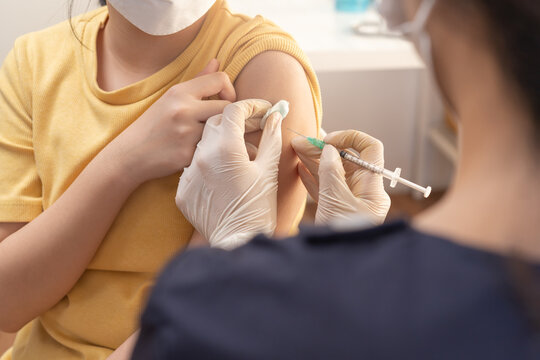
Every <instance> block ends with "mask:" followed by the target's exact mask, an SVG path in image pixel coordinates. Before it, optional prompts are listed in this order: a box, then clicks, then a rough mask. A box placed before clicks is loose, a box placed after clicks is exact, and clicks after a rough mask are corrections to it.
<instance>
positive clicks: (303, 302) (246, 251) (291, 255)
mask: <svg viewBox="0 0 540 360" xmlns="http://www.w3.org/2000/svg"><path fill="white" fill-rule="evenodd" d="M531 270H532V271H533V272H536V275H538V272H539V271H540V265H539V264H535V265H533V266H532V268H531ZM535 279H536V280H538V277H536V278H535ZM514 284H515V279H514V277H513V276H512V275H511V272H510V271H509V268H508V260H507V259H505V258H503V257H501V256H498V255H495V254H492V253H488V252H484V251H480V250H475V249H472V248H468V247H464V246H460V245H458V244H456V243H453V242H451V241H448V240H445V239H443V238H439V237H435V236H430V235H427V234H424V233H421V232H418V231H416V230H415V229H413V228H411V226H410V225H409V224H407V223H406V222H396V223H392V224H387V225H383V226H380V227H376V228H372V229H368V230H363V231H353V232H347V233H335V232H334V233H333V232H330V231H329V230H328V229H312V230H311V231H309V232H301V234H300V235H299V236H297V237H295V238H290V239H287V240H284V241H276V240H270V239H267V238H265V237H263V236H259V237H257V238H255V239H254V240H253V241H251V242H250V243H249V244H248V245H246V246H243V247H241V248H238V249H236V250H234V251H230V252H227V251H223V250H218V249H208V248H204V249H196V250H192V251H187V252H185V253H182V254H180V255H179V256H177V257H176V258H175V259H174V260H173V261H172V262H171V263H170V264H169V265H168V266H167V267H166V269H165V271H164V272H163V274H162V275H161V277H160V278H159V279H158V281H157V284H156V286H155V289H154V290H153V293H152V295H151V297H150V299H149V303H148V305H147V308H146V311H145V312H144V314H143V316H142V326H141V333H140V337H139V341H138V343H137V345H136V348H135V350H134V355H133V359H135V360H139V359H141V360H142V359H144V360H150V359H250V360H252V359H272V360H275V359H415V360H417V359H438V360H440V359H452V360H456V359H475V360H482V359H505V360H507V359H512V360H515V359H540V349H539V340H540V339H539V337H538V333H537V335H536V338H535V332H534V330H533V326H532V322H531V321H529V319H528V316H527V311H526V307H525V306H523V305H522V301H521V298H520V297H519V296H518V292H517V291H516V290H515V287H514V286H513V285H514ZM536 285H539V284H538V282H537V283H536Z"/></svg>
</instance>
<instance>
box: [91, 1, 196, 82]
mask: <svg viewBox="0 0 540 360" xmlns="http://www.w3.org/2000/svg"><path fill="white" fill-rule="evenodd" d="M108 6H109V18H108V20H107V23H106V25H105V28H104V29H103V30H102V31H101V32H100V33H99V35H98V41H97V52H98V82H99V84H100V86H101V87H102V88H104V89H105V90H109V91H110V90H115V89H117V88H120V87H123V86H127V85H129V84H132V83H134V82H137V81H140V80H143V79H144V78H146V77H148V76H150V75H152V74H154V73H156V72H157V71H159V70H160V69H162V68H164V67H165V66H167V65H168V64H170V63H171V62H172V61H173V60H174V59H176V58H177V57H178V56H180V54H182V52H184V50H185V49H186V48H187V47H188V46H189V44H190V43H191V42H192V41H193V40H194V39H195V37H196V36H197V34H198V33H199V31H200V30H201V28H202V25H203V23H204V20H205V19H206V15H205V16H203V17H201V18H200V19H199V20H197V22H195V23H194V24H193V25H191V26H189V27H187V28H186V29H184V30H182V31H179V32H177V33H174V34H171V35H166V36H153V35H148V34H146V33H145V32H143V31H141V30H139V29H138V28H137V27H135V26H134V25H133V24H131V23H130V22H129V21H128V20H126V19H125V18H124V17H123V16H122V15H121V14H120V13H119V12H118V11H116V10H115V9H114V8H113V7H112V6H110V5H108Z"/></svg>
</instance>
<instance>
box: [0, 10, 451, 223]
mask: <svg viewBox="0 0 540 360" xmlns="http://www.w3.org/2000/svg"><path fill="white" fill-rule="evenodd" d="M228 2H229V4H230V7H231V8H232V10H233V11H234V12H239V13H245V14H247V15H251V16H254V15H257V14H263V15H264V16H265V17H266V18H268V19H270V20H272V21H274V22H275V23H277V24H278V25H280V26H281V27H282V28H283V29H285V30H286V31H288V32H289V33H291V34H292V35H293V36H294V37H295V38H296V39H297V41H298V42H299V43H300V46H301V47H302V48H303V49H304V50H305V51H306V53H307V55H308V57H309V58H310V59H311V62H312V64H313V67H314V68H315V71H316V72H317V75H318V77H319V80H320V84H321V90H322V95H323V106H324V119H323V128H324V129H325V130H326V131H327V132H330V131H334V130H341V129H351V128H355V129H358V130H362V131H364V132H367V133H369V134H371V135H373V136H375V137H377V138H379V139H381V140H382V141H383V143H384V144H385V156H386V166H387V168H389V169H392V170H393V169H395V168H396V167H401V168H402V169H403V173H402V174H403V176H404V177H406V178H409V179H411V180H413V181H415V182H417V183H419V184H421V185H424V186H425V185H431V186H432V187H433V188H434V189H435V192H434V196H433V198H435V199H436V198H438V197H440V194H441V193H442V192H443V191H444V190H445V189H446V187H447V185H448V183H449V181H450V179H451V176H452V172H453V168H454V162H455V160H456V156H457V150H456V140H455V130H453V127H452V126H449V125H448V124H449V121H448V119H446V116H445V112H444V109H443V107H442V106H441V103H440V101H439V100H438V97H437V94H436V92H435V91H434V87H433V85H432V83H431V80H430V78H429V75H428V72H427V71H426V69H425V66H424V64H423V63H422V61H421V59H420V58H419V57H418V56H417V54H416V52H415V51H414V46H413V45H412V44H411V43H410V42H408V41H406V40H404V39H402V38H399V37H395V36H382V35H379V34H378V33H379V32H380V30H381V28H380V25H381V23H380V19H379V17H378V15H377V14H376V12H375V11H374V9H373V7H372V6H371V2H372V1H371V0H273V1H263V0H228ZM97 6H98V2H97V0H75V1H74V8H73V15H77V14H79V13H82V12H85V11H88V10H91V9H93V8H96V7H97ZM67 18H68V0H47V1H43V0H25V1H5V0H4V1H2V2H0V24H1V26H2V28H1V31H0V59H1V60H3V59H4V57H5V56H6V55H7V53H8V51H9V50H10V49H11V48H12V46H13V42H14V40H15V39H16V38H17V37H18V36H21V35H23V34H25V33H28V32H31V31H36V30H39V29H43V28H45V27H48V26H50V25H53V24H56V23H58V22H61V21H64V20H66V19H67ZM359 24H360V25H361V26H360V28H361V29H362V32H363V34H361V35H360V34H358V31H355V29H357V28H358V25H359ZM389 190H391V193H392V196H393V199H394V205H395V206H393V208H392V212H393V214H405V215H414V213H415V211H417V210H413V209H422V208H424V207H425V206H426V205H427V204H430V203H431V202H432V201H425V200H421V199H416V200H418V201H416V200H415V198H411V197H410V196H409V195H410V194H409V192H408V190H407V188H404V187H400V186H398V187H397V188H396V189H389ZM409 199H410V201H409ZM399 204H405V205H399ZM403 206H404V207H405V208H403V209H401V208H400V207H403ZM407 207H408V208H407Z"/></svg>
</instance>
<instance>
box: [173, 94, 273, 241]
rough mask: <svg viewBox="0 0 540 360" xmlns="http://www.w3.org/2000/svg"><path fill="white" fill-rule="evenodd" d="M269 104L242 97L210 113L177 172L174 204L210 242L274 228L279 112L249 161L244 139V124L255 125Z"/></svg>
mask: <svg viewBox="0 0 540 360" xmlns="http://www.w3.org/2000/svg"><path fill="white" fill-rule="evenodd" d="M270 107H271V104H270V103H268V102H266V101H262V100H245V101H240V102H237V103H234V104H230V105H227V106H226V107H225V110H224V112H223V114H222V115H216V116H214V117H212V118H210V119H209V120H208V121H207V123H206V126H205V128H204V132H203V135H202V139H201V141H200V143H199V144H198V146H197V150H196V151H195V155H194V157H193V160H192V162H191V165H190V166H189V167H188V168H186V169H185V170H184V173H183V174H182V176H181V177H180V183H179V185H178V191H177V194H176V204H177V206H178V208H179V209H180V210H181V211H182V213H183V214H184V216H185V217H186V219H187V220H188V221H189V222H190V223H191V224H192V225H193V226H194V227H195V228H196V229H197V230H198V231H199V232H200V233H201V234H203V235H204V236H205V238H206V239H208V241H209V242H210V245H211V246H213V247H220V248H224V249H232V248H234V247H237V246H240V245H243V244H244V243H246V242H247V241H249V240H250V239H251V238H252V237H253V236H254V235H256V234H258V233H263V234H265V235H268V236H271V235H272V234H273V233H274V229H275V227H276V217H277V206H276V205H277V204H276V203H277V189H278V182H277V179H278V165H279V159H280V155H281V121H282V118H281V115H280V114H279V113H274V114H273V115H271V116H270V117H269V118H268V119H267V121H266V125H265V127H264V130H263V135H262V138H261V142H260V145H259V148H258V151H257V155H256V157H255V160H254V161H250V159H249V156H248V153H247V150H246V144H245V141H244V133H245V131H246V126H247V128H248V130H249V129H251V128H254V129H256V128H257V126H256V124H258V121H260V118H262V117H263V115H264V114H265V113H266V111H267V110H268V109H269V108H270ZM254 119H255V123H256V124H255V126H254V125H253V122H254ZM246 121H248V124H247V125H246Z"/></svg>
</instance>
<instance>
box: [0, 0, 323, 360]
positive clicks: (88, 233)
mask: <svg viewBox="0 0 540 360" xmlns="http://www.w3.org/2000/svg"><path fill="white" fill-rule="evenodd" d="M152 3H154V5H155V6H149V5H148V4H152ZM158 3H159V4H158ZM163 4H168V5H167V6H170V7H169V8H166V7H165V8H163ZM102 5H106V6H104V7H102V8H100V9H98V10H95V11H92V12H89V13H87V14H84V15H82V16H79V17H77V18H74V19H72V20H71V21H66V22H64V23H62V24H59V25H56V26H54V27H51V28H49V29H46V30H43V31H40V32H36V33H32V34H28V35H26V36H23V37H21V38H19V39H18V40H17V41H16V43H15V46H14V48H13V50H12V51H11V52H10V53H9V55H8V56H7V58H6V59H5V62H4V64H3V65H2V68H1V70H0V164H1V168H0V241H1V242H0V289H1V290H0V293H1V294H2V295H1V296H0V330H2V331H7V332H16V331H17V332H18V334H17V337H16V340H15V343H14V345H13V347H12V349H10V350H8V352H7V353H5V354H4V355H3V356H2V357H1V360H8V359H14V360H22V359H55V360H56V359H87V360H93V359H105V358H107V357H109V356H110V358H111V359H112V358H115V357H116V358H127V356H129V355H128V354H129V348H130V344H131V343H132V342H133V340H134V339H135V337H136V330H137V322H138V316H139V313H140V311H141V309H142V307H143V306H144V302H145V296H146V294H147V293H148V291H149V289H150V287H151V286H152V282H153V279H154V277H155V275H156V273H157V272H158V271H159V270H160V269H161V268H162V267H163V266H164V264H165V263H166V262H167V260H169V259H170V258H171V257H172V256H173V255H174V254H175V253H176V252H178V251H180V250H182V249H184V248H185V247H186V246H187V245H188V243H190V241H192V242H193V241H195V240H196V239H197V238H200V236H198V235H197V234H193V228H192V227H191V225H190V224H189V223H188V222H187V221H186V220H185V219H184V218H183V217H182V214H181V213H180V212H179V211H178V209H177V208H176V206H175V203H174V195H175V192H176V186H177V183H178V177H179V172H180V171H181V169H182V168H183V167H185V166H186V165H188V164H189V163H190V161H191V158H192V155H193V152H194V150H195V146H196V144H197V142H198V141H199V139H200V137H201V133H202V130H203V128H204V121H205V120H206V119H207V118H208V117H210V116H212V115H214V114H217V113H221V111H222V109H223V108H224V106H225V105H226V104H228V103H229V102H232V101H237V100H242V99H246V98H262V99H266V100H268V101H270V102H272V103H274V102H276V101H277V100H280V99H286V100H288V101H289V102H290V103H291V109H292V111H291V113H290V115H289V116H288V117H287V119H286V120H285V121H286V124H285V125H284V126H283V128H284V129H285V128H287V127H292V128H294V129H296V130H298V131H301V132H302V133H305V134H312V135H315V134H316V132H317V129H318V128H319V125H320V119H321V102H320V94H319V88H318V84H317V80H316V77H315V74H314V72H313V70H312V68H311V66H310V65H309V62H308V60H307V59H306V57H305V56H304V54H303V53H302V51H301V50H300V49H299V47H298V45H297V44H296V43H295V41H294V40H293V39H292V38H291V37H290V36H289V35H288V34H286V33H285V32H283V31H282V30H280V29H279V28H278V27H277V26H275V25H274V24H273V23H271V22H269V21H268V20H265V19H264V18H262V17H260V16H257V17H255V18H249V17H246V16H243V15H237V14H234V13H232V12H231V11H230V10H229V8H228V6H227V4H226V2H225V1H224V0H217V1H214V0H174V1H170V2H159V1H156V0H148V1H144V2H143V1H139V0H123V1H122V0H110V1H109V3H108V4H104V3H103V4H102ZM257 136H258V135H257V134H255V135H252V136H250V138H248V139H246V140H247V141H248V142H251V143H256V142H257V141H258V139H257ZM290 140H291V135H290V134H288V133H285V134H284V141H283V153H282V158H281V163H280V173H279V193H278V197H279V199H278V203H279V204H280V205H279V208H278V227H277V230H276V232H277V233H278V234H285V233H287V232H289V231H290V230H291V229H292V228H294V227H295V225H296V222H297V215H298V214H299V213H301V211H302V206H303V202H304V199H305V192H304V190H303V188H302V185H301V182H299V179H298V175H297V172H296V161H297V160H296V157H295V155H294V152H293V150H292V148H291V147H290ZM248 147H249V146H248ZM199 240H200V239H199ZM132 334H134V335H132ZM128 338H129V339H128ZM121 345H122V346H121ZM115 349H118V350H117V351H116V352H114V351H115ZM113 352H114V353H113Z"/></svg>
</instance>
